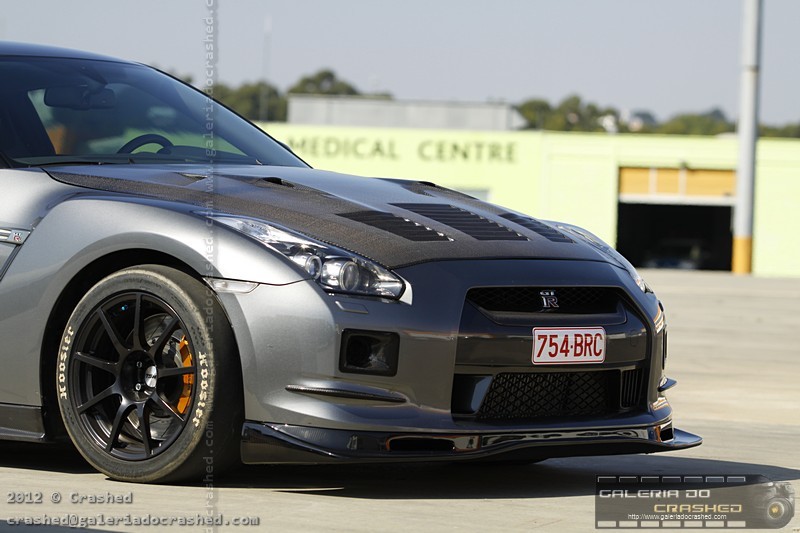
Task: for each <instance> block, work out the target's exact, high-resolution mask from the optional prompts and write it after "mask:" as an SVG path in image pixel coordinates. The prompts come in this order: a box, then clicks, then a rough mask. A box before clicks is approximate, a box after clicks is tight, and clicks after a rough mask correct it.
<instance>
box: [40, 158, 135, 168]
mask: <svg viewBox="0 0 800 533" xmlns="http://www.w3.org/2000/svg"><path fill="white" fill-rule="evenodd" d="M132 164H133V159H131V158H128V159H127V160H125V161H99V160H97V159H93V160H92V159H73V160H68V161H50V162H47V163H28V164H27V166H29V167H60V166H67V165H132Z"/></svg>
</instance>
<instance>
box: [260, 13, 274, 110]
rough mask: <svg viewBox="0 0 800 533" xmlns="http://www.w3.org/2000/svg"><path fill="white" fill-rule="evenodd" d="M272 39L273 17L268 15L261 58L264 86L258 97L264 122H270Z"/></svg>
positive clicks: (265, 20) (265, 21) (265, 19)
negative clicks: (270, 56) (268, 85)
mask: <svg viewBox="0 0 800 533" xmlns="http://www.w3.org/2000/svg"><path fill="white" fill-rule="evenodd" d="M271 38H272V17H271V16H269V15H267V16H266V17H265V18H264V47H263V52H262V53H263V56H262V58H261V77H262V79H263V82H264V84H263V85H262V86H261V92H260V94H259V95H258V96H259V98H258V118H259V120H262V121H264V122H267V121H268V120H269V118H270V117H269V89H268V87H267V84H268V83H269V59H270V58H269V55H270V40H271Z"/></svg>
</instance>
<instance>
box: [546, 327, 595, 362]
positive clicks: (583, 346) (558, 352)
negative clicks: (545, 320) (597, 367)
mask: <svg viewBox="0 0 800 533" xmlns="http://www.w3.org/2000/svg"><path fill="white" fill-rule="evenodd" d="M605 360H606V330H605V329H603V328H601V327H594V328H533V355H532V356H531V361H532V362H533V364H534V365H563V364H585V363H602V362H603V361H605Z"/></svg>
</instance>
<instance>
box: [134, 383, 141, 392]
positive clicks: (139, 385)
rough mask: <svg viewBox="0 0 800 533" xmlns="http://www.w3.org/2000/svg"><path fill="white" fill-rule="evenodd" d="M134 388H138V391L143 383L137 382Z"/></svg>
mask: <svg viewBox="0 0 800 533" xmlns="http://www.w3.org/2000/svg"><path fill="white" fill-rule="evenodd" d="M134 389H136V390H137V391H140V390H142V384H141V383H137V384H136V386H135V387H134Z"/></svg>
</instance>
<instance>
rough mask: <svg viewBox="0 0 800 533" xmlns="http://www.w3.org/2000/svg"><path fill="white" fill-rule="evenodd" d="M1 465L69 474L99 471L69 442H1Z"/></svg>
mask: <svg viewBox="0 0 800 533" xmlns="http://www.w3.org/2000/svg"><path fill="white" fill-rule="evenodd" d="M0 467H8V468H20V469H29V470H41V471H48V472H63V473H67V474H89V473H97V470H95V469H94V468H92V467H91V466H90V465H89V463H87V462H86V461H85V460H84V459H83V457H81V454H80V453H78V450H76V449H75V447H73V446H72V445H71V444H68V443H56V444H36V443H29V442H0Z"/></svg>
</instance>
